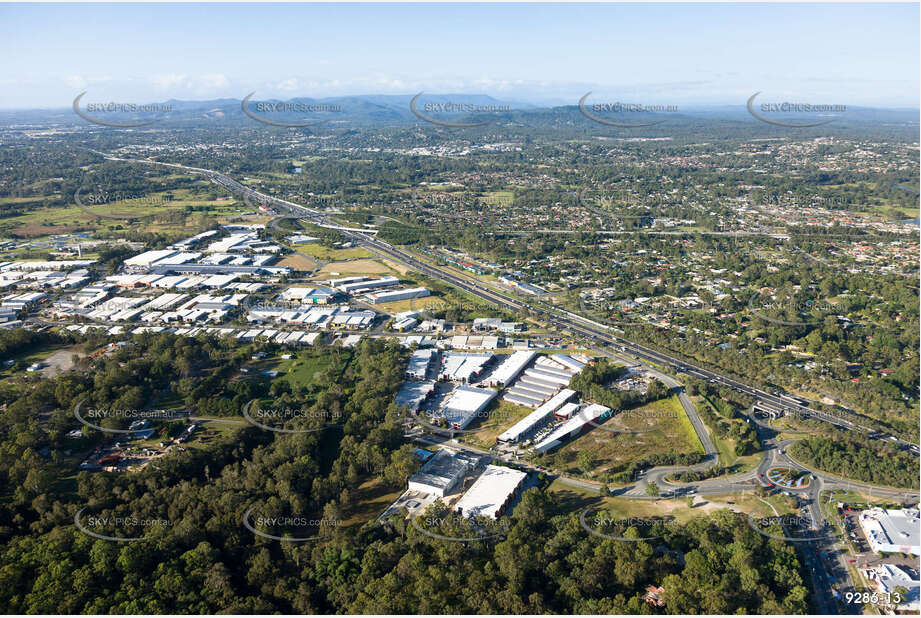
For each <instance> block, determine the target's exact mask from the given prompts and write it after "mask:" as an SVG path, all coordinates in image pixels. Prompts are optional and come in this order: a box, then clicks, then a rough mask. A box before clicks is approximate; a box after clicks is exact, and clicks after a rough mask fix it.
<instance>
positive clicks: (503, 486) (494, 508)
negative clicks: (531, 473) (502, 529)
mask: <svg viewBox="0 0 921 618" xmlns="http://www.w3.org/2000/svg"><path fill="white" fill-rule="evenodd" d="M527 476H528V475H527V474H526V473H524V472H521V471H519V470H513V469H511V468H506V467H505V466H486V470H485V471H484V472H483V474H481V475H480V477H479V478H478V479H477V480H476V481H474V483H473V485H471V486H470V489H468V490H467V493H465V494H464V495H463V496H461V499H460V500H458V501H457V504H456V505H455V508H456V509H457V510H458V511H460V512H461V514H462V515H463V516H464V517H478V516H482V517H489V518H490V519H496V518H497V517H499V516H500V515H503V514H504V513H505V512H506V510H507V509H508V506H509V504H510V503H511V502H512V500H514V499H515V496H516V495H517V494H518V491H519V490H520V489H521V486H522V485H524V481H525V478H527Z"/></svg>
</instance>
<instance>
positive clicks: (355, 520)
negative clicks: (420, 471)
mask: <svg viewBox="0 0 921 618" xmlns="http://www.w3.org/2000/svg"><path fill="white" fill-rule="evenodd" d="M402 493H403V488H402V487H400V488H397V489H392V488H390V487H387V486H386V485H385V484H384V482H383V481H382V480H381V479H379V478H372V479H369V480H367V481H365V482H363V483H362V484H361V485H359V486H358V489H357V490H356V491H355V496H354V500H352V502H351V505H352V508H351V509H349V510H348V512H346V513H345V514H344V516H343V518H342V526H343V527H344V528H351V527H353V526H362V525H364V524H365V523H367V522H369V521H371V520H372V519H375V518H376V517H377V516H378V515H380V514H381V513H383V512H384V510H385V509H386V508H387V507H388V506H390V505H391V504H393V501H394V500H396V499H397V498H399V497H400V495H401V494H402Z"/></svg>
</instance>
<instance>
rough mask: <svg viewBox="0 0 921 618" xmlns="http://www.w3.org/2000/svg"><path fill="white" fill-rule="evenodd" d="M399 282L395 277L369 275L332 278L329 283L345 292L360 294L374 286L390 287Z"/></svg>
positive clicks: (372, 288)
mask: <svg viewBox="0 0 921 618" xmlns="http://www.w3.org/2000/svg"><path fill="white" fill-rule="evenodd" d="M399 282H400V280H399V279H397V278H396V277H391V276H387V277H381V278H379V279H371V278H370V277H347V278H346V279H333V280H332V281H330V282H329V285H330V286H332V287H333V288H335V289H337V290H339V291H340V292H343V293H345V294H362V293H364V292H370V291H371V290H374V289H376V288H382V287H390V286H394V285H397V284H398V283H399Z"/></svg>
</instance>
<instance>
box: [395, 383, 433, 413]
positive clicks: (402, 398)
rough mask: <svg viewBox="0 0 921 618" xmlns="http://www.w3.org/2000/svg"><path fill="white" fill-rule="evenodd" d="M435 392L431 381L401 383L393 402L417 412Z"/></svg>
mask: <svg viewBox="0 0 921 618" xmlns="http://www.w3.org/2000/svg"><path fill="white" fill-rule="evenodd" d="M434 392H435V383H434V382H431V381H422V382H403V383H402V384H400V390H399V391H398V392H397V394H396V397H394V400H393V402H394V403H395V404H397V405H398V406H405V407H407V408H409V409H410V410H412V411H413V412H418V410H419V406H421V405H422V404H423V402H425V400H426V399H428V398H429V397H430V396H431V394H432V393H434Z"/></svg>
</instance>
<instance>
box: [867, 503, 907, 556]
mask: <svg viewBox="0 0 921 618" xmlns="http://www.w3.org/2000/svg"><path fill="white" fill-rule="evenodd" d="M858 519H859V521H860V527H861V528H863V533H864V535H865V536H866V537H867V542H868V543H869V544H870V549H872V550H873V551H875V552H876V553H890V554H912V555H915V556H921V517H919V512H918V509H901V510H887V509H881V508H874V509H869V510H867V511H863V512H862V513H861V514H860V517H859V518H858Z"/></svg>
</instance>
